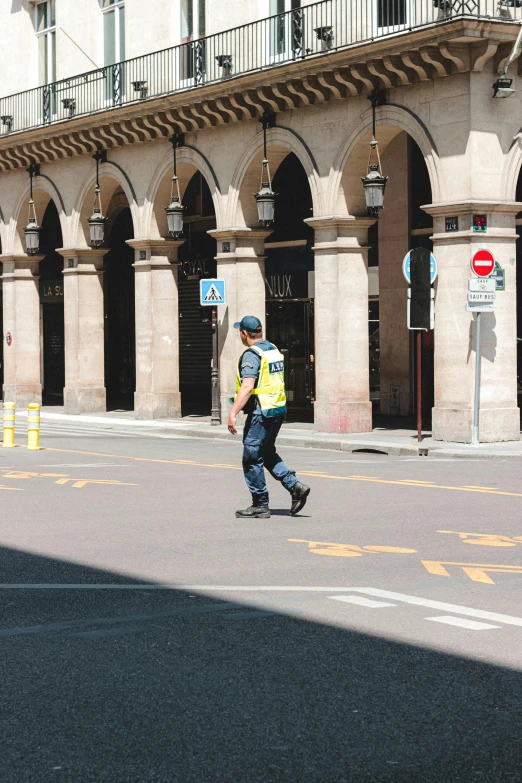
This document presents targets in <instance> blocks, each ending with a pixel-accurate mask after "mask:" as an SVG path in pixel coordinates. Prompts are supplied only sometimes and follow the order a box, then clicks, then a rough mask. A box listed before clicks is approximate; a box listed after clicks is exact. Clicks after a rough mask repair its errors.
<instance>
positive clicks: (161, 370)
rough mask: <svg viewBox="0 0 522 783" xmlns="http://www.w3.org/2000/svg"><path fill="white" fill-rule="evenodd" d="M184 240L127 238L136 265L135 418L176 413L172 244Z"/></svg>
mask: <svg viewBox="0 0 522 783" xmlns="http://www.w3.org/2000/svg"><path fill="white" fill-rule="evenodd" d="M183 242H184V240H181V241H178V240H165V239H130V240H128V242H127V244H128V245H130V246H131V247H132V248H133V249H134V252H135V263H134V269H135V270H136V278H135V283H136V285H135V290H136V392H135V394H134V410H135V412H136V417H137V418H138V419H172V418H179V417H180V416H181V395H180V391H179V306H178V264H177V259H178V248H179V246H180V245H182V244H183Z"/></svg>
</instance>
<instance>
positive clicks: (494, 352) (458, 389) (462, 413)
mask: <svg viewBox="0 0 522 783" xmlns="http://www.w3.org/2000/svg"><path fill="white" fill-rule="evenodd" d="M423 209H425V210H426V211H427V212H428V213H429V214H430V215H433V218H434V235H433V245H434V248H433V252H434V254H435V258H436V259H437V263H438V270H439V276H438V280H437V282H436V292H435V296H436V299H435V407H434V408H433V437H434V438H435V439H437V440H447V441H458V442H461V443H470V442H471V439H472V428H473V404H474V380H475V345H476V343H475V329H476V319H477V316H476V315H475V314H473V313H468V312H466V299H467V290H468V278H469V277H470V276H472V272H471V269H470V261H471V258H472V256H473V254H474V253H475V252H476V251H477V250H479V249H480V248H487V249H489V250H491V252H492V253H493V255H494V257H495V260H496V261H497V262H498V263H499V264H500V266H501V267H502V269H503V270H504V276H505V290H504V291H497V294H496V301H495V310H494V313H483V314H482V326H481V343H482V345H481V383H480V418H479V421H480V430H479V440H480V441H481V442H484V443H492V442H496V441H509V440H516V441H518V440H519V439H520V414H519V409H518V408H517V348H516V345H517V343H516V338H517V306H516V238H517V235H516V230H515V215H516V214H517V212H518V211H519V210H520V204H515V203H513V202H505V203H486V202H457V203H453V204H452V203H447V204H432V205H428V206H426V207H423ZM474 214H479V215H487V221H488V227H487V232H485V233H474V232H473V230H472V219H473V215H474ZM453 216H457V217H458V221H459V230H458V231H457V232H451V233H446V231H445V218H446V217H453Z"/></svg>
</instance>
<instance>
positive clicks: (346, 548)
mask: <svg viewBox="0 0 522 783" xmlns="http://www.w3.org/2000/svg"><path fill="white" fill-rule="evenodd" d="M288 541H290V542H291V543H295V544H308V551H309V552H311V554H313V555H327V556H329V557H362V556H363V555H364V554H369V555H375V554H379V553H388V554H392V555H411V554H415V553H416V552H417V550H416V549H404V548H402V547H398V546H363V547H360V546H357V544H333V543H331V542H329V541H308V540H307V539H304V538H289V539H288ZM319 547H320V548H319Z"/></svg>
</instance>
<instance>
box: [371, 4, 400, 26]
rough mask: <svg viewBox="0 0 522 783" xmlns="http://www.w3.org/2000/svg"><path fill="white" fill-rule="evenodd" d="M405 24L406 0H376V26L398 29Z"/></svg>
mask: <svg viewBox="0 0 522 783" xmlns="http://www.w3.org/2000/svg"><path fill="white" fill-rule="evenodd" d="M406 22H407V14H406V0H378V5H377V26H378V27H391V28H394V27H398V26H400V25H405V24H406Z"/></svg>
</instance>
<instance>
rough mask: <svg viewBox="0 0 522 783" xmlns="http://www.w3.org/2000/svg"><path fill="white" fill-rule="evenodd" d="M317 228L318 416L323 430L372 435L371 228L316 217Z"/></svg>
mask: <svg viewBox="0 0 522 783" xmlns="http://www.w3.org/2000/svg"><path fill="white" fill-rule="evenodd" d="M305 222H306V223H308V224H309V225H311V226H312V227H313V228H314V229H315V247H314V251H315V302H314V312H315V387H316V398H315V414H314V421H315V424H316V427H317V429H318V430H320V431H321V432H371V429H372V406H371V402H370V382H369V351H368V247H367V242H368V228H369V226H371V225H372V224H373V223H374V222H375V220H374V219H373V218H367V217H364V218H358V217H325V218H310V219H308V220H306V221H305Z"/></svg>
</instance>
